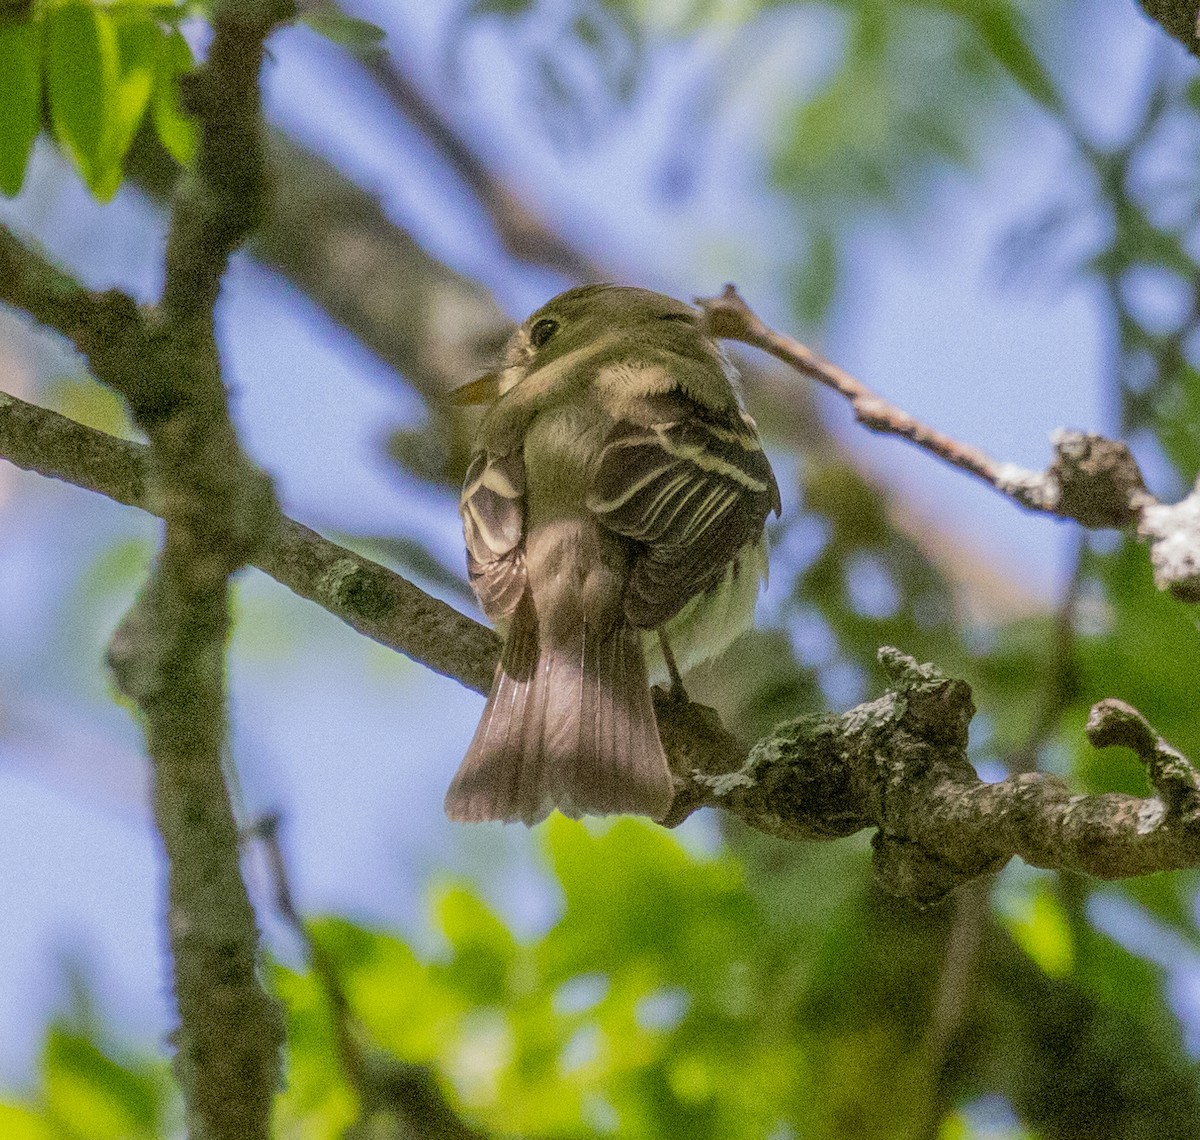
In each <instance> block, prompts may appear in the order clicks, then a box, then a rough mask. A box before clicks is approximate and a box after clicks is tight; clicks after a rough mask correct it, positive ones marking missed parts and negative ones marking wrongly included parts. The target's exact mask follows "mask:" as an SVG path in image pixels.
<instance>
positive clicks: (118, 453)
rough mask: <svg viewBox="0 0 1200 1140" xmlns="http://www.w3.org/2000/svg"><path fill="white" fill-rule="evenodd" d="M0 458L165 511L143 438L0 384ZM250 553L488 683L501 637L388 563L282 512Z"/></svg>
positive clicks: (465, 677)
mask: <svg viewBox="0 0 1200 1140" xmlns="http://www.w3.org/2000/svg"><path fill="white" fill-rule="evenodd" d="M0 237H2V235H0ZM85 296H87V295H86V294H85ZM0 458H4V459H7V460H9V462H11V463H14V464H16V465H17V466H18V467H23V468H25V469H26V470H29V471H37V472H39V473H40V474H42V475H47V476H50V477H51V478H54V479H62V480H64V481H65V482H67V483H72V484H74V485H75V486H77V487H83V488H85V489H87V490H91V491H97V492H99V493H100V494H101V495H105V496H107V497H108V498H110V499H115V500H116V501H117V502H119V503H125V504H126V505H128V506H132V507H140V508H141V509H142V510H145V511H150V512H152V513H154V514H158V515H160V516H161V514H162V509H161V505H160V504H159V503H157V502H156V501H155V500H154V499H153V498H152V497H151V495H150V494H149V492H148V490H147V474H146V465H147V448H146V446H145V445H144V444H140V443H131V442H130V441H129V440H124V439H117V438H116V437H115V436H111V435H108V434H107V433H105V432H102V431H96V430H95V429H94V428H89V427H85V426H84V425H83V424H79V423H76V422H75V421H74V420H71V419H67V418H66V417H65V416H60V415H59V414H58V413H57V412H52V411H49V410H47V409H46V408H39V407H37V406H36V405H35V404H29V403H26V402H25V401H24V400H21V399H18V398H17V397H16V396H9V395H6V394H5V393H3V392H0ZM249 561H250V564H251V565H253V566H257V567H258V568H259V569H260V570H262V571H264V572H265V573H267V574H269V575H270V576H271V577H272V578H274V579H275V580H276V581H277V582H280V583H282V584H283V585H284V586H287V588H288V589H289V590H291V591H293V592H294V593H296V594H299V595H300V597H302V598H308V599H309V600H310V601H313V602H316V603H317V605H319V606H321V607H322V608H323V609H325V610H328V611H329V612H330V613H331V614H333V615H334V616H335V617H337V618H340V619H341V620H342V621H344V622H345V623H346V624H347V625H349V626H352V627H353V628H354V629H356V630H358V632H359V633H361V634H364V635H365V636H367V637H369V638H371V639H372V640H373V641H377V642H379V644H381V645H386V646H387V647H388V648H389V649H394V650H396V651H397V652H398V653H403V654H404V655H405V656H406V657H410V658H412V660H414V661H416V662H418V663H419V664H421V665H424V666H426V667H427V668H429V669H432V670H434V671H435V672H437V673H441V674H442V675H443V676H446V677H452V678H453V679H455V680H457V681H459V682H461V683H462V684H464V685H466V686H467V687H468V688H470V689H474V690H475V691H476V692H479V693H486V692H487V691H488V689H489V688H490V687H491V684H492V674H493V673H494V672H495V668H496V661H497V660H498V659H499V656H500V639H499V638H498V637H497V636H496V635H495V634H494V633H493V632H492V631H491V630H490V629H488V628H487V627H486V626H483V625H480V624H479V623H478V622H476V621H472V620H471V619H470V618H469V617H467V616H466V615H465V614H461V613H459V612H458V611H457V610H455V609H453V608H452V607H451V606H448V605H446V603H445V602H442V601H440V600H438V599H437V598H434V597H431V596H430V595H429V594H426V593H425V592H424V591H423V590H421V589H419V588H418V587H417V586H414V585H413V584H412V583H411V582H409V581H407V580H406V579H405V578H402V577H401V576H400V575H399V574H396V573H394V572H393V571H391V570H389V569H388V568H387V567H386V566H381V565H379V563H377V562H372V561H371V559H369V558H364V557H363V556H362V555H360V554H356V553H355V552H354V551H352V550H348V549H347V548H346V547H344V546H339V545H338V544H337V543H336V542H331V541H329V539H327V538H323V537H322V536H321V535H319V534H317V533H316V532H315V531H313V530H310V529H309V528H308V527H306V526H304V525H302V524H301V523H298V522H295V521H294V520H292V519H290V518H287V517H286V516H282V517H280V518H279V520H278V522H277V523H276V524H275V525H274V526H273V527H271V528H270V529H269V531H268V533H267V534H266V535H265V536H264V540H263V542H262V543H261V544H260V545H259V546H258V547H257V549H256V550H254V551H253V552H252V554H251V556H250V560H249Z"/></svg>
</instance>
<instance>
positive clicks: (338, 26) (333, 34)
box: [300, 8, 387, 52]
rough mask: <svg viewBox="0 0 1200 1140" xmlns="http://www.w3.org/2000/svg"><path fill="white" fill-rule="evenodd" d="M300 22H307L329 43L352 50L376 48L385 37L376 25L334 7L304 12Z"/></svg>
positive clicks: (359, 50)
mask: <svg viewBox="0 0 1200 1140" xmlns="http://www.w3.org/2000/svg"><path fill="white" fill-rule="evenodd" d="M300 23H302V24H307V25H308V26H309V27H310V28H312V30H313V31H314V32H316V33H317V35H319V36H324V37H325V39H327V40H329V42H330V43H335V44H338V45H339V46H340V47H344V48H349V50H350V51H353V52H368V51H375V50H378V48H379V47H380V45H381V44H382V43H383V41H384V40H385V39H386V38H387V32H385V31H384V30H383V29H382V28H380V27H378V26H377V25H375V24H372V23H369V22H368V21H366V20H357V19H355V18H354V17H353V16H347V15H346V14H345V13H344V12H339V11H338V10H337V9H336V8H320V9H318V10H317V11H315V12H305V13H304V15H303V16H301V17H300Z"/></svg>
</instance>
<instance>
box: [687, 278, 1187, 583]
mask: <svg viewBox="0 0 1200 1140" xmlns="http://www.w3.org/2000/svg"><path fill="white" fill-rule="evenodd" d="M696 303H697V304H698V305H699V306H700V307H701V308H702V309H703V310H704V312H705V316H706V319H707V322H708V327H709V330H710V332H711V333H712V334H713V335H714V336H718V337H723V338H727V339H729V340H738V341H742V342H743V343H745V344H749V345H753V346H754V347H756V348H761V349H762V350H763V351H765V352H769V353H770V354H771V355H772V356H774V357H775V358H776V359H778V360H781V361H783V362H784V363H785V364H788V365H791V367H793V368H795V369H796V370H797V371H798V372H802V373H803V374H804V375H805V376H809V377H811V378H812V379H814V380H817V381H819V382H820V383H822V384H825V385H827V386H828V387H830V388H832V389H833V390H834V391H835V392H837V393H839V394H840V395H842V396H844V397H845V398H846V399H847V400H848V401H849V402H850V406H851V407H852V408H853V409H854V415H855V418H856V419H857V420H858V421H859V422H860V423H861V424H863V426H864V427H867V428H870V429H871V430H872V431H877V432H881V433H884V434H888V435H898V436H901V437H902V438H904V439H907V440H910V441H911V442H913V443H915V444H917V446H918V447H923V448H924V449H925V450H926V451H929V452H932V453H933V454H934V455H936V456H938V458H940V459H943V460H945V461H946V462H947V463H951V464H953V465H954V466H955V467H958V468H959V469H960V470H963V471H966V472H968V473H969V474H971V475H974V476H976V477H977V478H979V479H982V480H983V481H984V482H985V483H987V484H988V485H989V486H990V487H993V488H995V489H996V490H997V491H999V492H1000V493H1001V494H1003V495H1007V496H1008V497H1009V498H1010V499H1012V500H1013V501H1014V502H1016V503H1018V504H1019V505H1020V506H1022V507H1025V508H1026V509H1027V510H1031V511H1040V512H1042V513H1045V514H1051V515H1056V516H1058V517H1059V518H1066V519H1073V520H1074V521H1076V522H1078V523H1079V524H1080V525H1082V526H1085V527H1088V528H1089V529H1096V530H1098V529H1104V528H1114V529H1129V530H1133V531H1134V532H1135V533H1136V535H1137V537H1138V538H1139V539H1141V540H1142V541H1143V542H1145V543H1146V544H1147V545H1148V546H1149V548H1150V562H1151V565H1152V566H1153V568H1154V583H1155V585H1156V586H1157V587H1158V588H1159V589H1160V590H1168V591H1169V592H1170V593H1171V594H1172V595H1174V596H1175V597H1176V598H1178V599H1179V600H1180V601H1184V602H1200V484H1198V485H1197V488H1196V489H1195V490H1193V492H1192V493H1191V494H1190V495H1188V497H1187V498H1185V499H1182V500H1181V501H1180V502H1178V503H1174V504H1164V503H1160V502H1159V501H1158V500H1157V499H1155V498H1154V496H1153V495H1151V494H1150V492H1149V491H1147V490H1146V485H1145V482H1144V481H1143V479H1142V473H1141V471H1140V470H1139V469H1138V466H1137V462H1136V460H1135V459H1134V458H1133V455H1132V454H1131V453H1130V451H1129V448H1128V447H1127V446H1126V445H1125V444H1124V443H1121V442H1120V441H1118V440H1110V439H1105V438H1104V437H1103V436H1099V435H1094V434H1092V433H1089V432H1080V431H1068V430H1066V429H1059V430H1058V431H1056V432H1054V433H1053V435H1052V436H1051V439H1050V442H1051V444H1052V446H1053V447H1054V453H1055V454H1054V461H1053V462H1052V463H1051V464H1050V466H1049V467H1048V468H1047V469H1046V470H1045V471H1030V470H1028V469H1026V468H1023V467H1018V466H1017V465H1016V464H1013V463H999V462H997V461H996V460H994V459H992V458H991V457H990V456H988V455H986V454H985V453H984V452H983V451H981V450H979V449H978V448H976V447H972V446H970V445H969V444H965V443H960V442H959V441H958V440H955V439H952V438H951V437H950V436H948V435H945V434H943V433H942V432H940V431H937V430H936V429H934V428H931V427H929V426H927V425H926V424H923V423H921V422H920V421H919V420H917V419H916V418H915V417H913V416H911V415H909V413H908V412H906V411H904V410H902V409H901V408H897V407H895V406H894V405H893V404H890V403H888V401H886V400H884V399H883V398H882V397H881V396H878V395H877V394H876V393H874V392H873V391H871V389H870V388H868V387H866V385H864V384H862V383H860V382H859V381H858V380H856V379H855V378H854V377H853V376H851V375H850V374H849V373H848V372H846V371H844V370H843V369H841V368H839V367H837V365H835V364H831V363H829V361H827V360H824V359H822V358H821V357H820V356H818V355H817V354H816V353H815V352H813V351H812V350H811V349H809V348H807V347H806V346H805V345H803V344H801V343H800V342H799V341H797V340H794V339H793V338H792V337H789V336H786V335H785V334H783V333H778V332H776V331H775V330H774V329H771V328H769V327H768V326H767V325H766V324H765V323H764V322H763V321H762V320H761V319H760V318H759V317H758V316H757V315H756V314H755V313H754V312H753V311H752V310H751V309H750V307H749V306H748V305H747V304H746V302H745V301H743V300H742V298H741V297H740V296H739V295H738V292H737V289H736V288H734V286H732V285H727V286H726V287H725V291H724V292H723V293H722V294H721V295H720V296H719V297H708V298H698V299H697V302H696Z"/></svg>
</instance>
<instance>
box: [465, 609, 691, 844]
mask: <svg viewBox="0 0 1200 1140" xmlns="http://www.w3.org/2000/svg"><path fill="white" fill-rule="evenodd" d="M672 796H673V787H672V782H671V774H670V771H669V770H668V768H667V761H666V757H665V756H664V755H663V750H662V744H661V743H660V741H659V738H658V726H657V723H656V722H655V719H654V707H653V704H652V702H651V698H650V687H649V684H648V683H647V680H646V663H645V659H644V656H643V651H642V638H641V634H640V633H639V632H638V631H636V630H634V629H632V628H630V627H629V626H627V625H623V624H622V625H618V626H617V627H616V628H613V629H610V630H608V631H607V632H605V633H604V634H598V633H596V632H594V631H592V630H590V629H588V628H587V627H585V628H584V629H583V631H582V634H581V636H580V638H579V639H578V640H576V641H574V642H573V643H572V644H570V645H566V646H544V645H540V644H539V639H538V622H537V614H536V612H535V611H534V607H533V601H532V598H531V597H530V595H529V594H528V593H526V594H525V596H524V597H522V599H521V601H520V602H519V603H518V605H517V608H516V610H515V611H514V613H513V618H512V624H511V626H510V627H509V633H508V638H507V640H506V641H505V643H504V652H503V655H502V656H501V659H500V664H499V666H498V667H497V669H496V679H495V681H494V682H493V683H492V691H491V694H490V695H489V697H488V702H487V707H486V708H485V709H484V711H483V717H482V718H481V720H480V722H479V727H478V728H477V729H476V730H475V737H474V739H473V740H472V741H471V746H470V748H468V749H467V755H466V757H465V758H464V759H463V762H462V764H461V765H460V766H459V769H458V773H457V774H456V775H455V777H454V780H453V782H452V783H451V785H450V790H449V791H448V792H447V793H446V814H447V815H448V816H449V817H450V818H451V819H454V820H461V821H464V822H476V821H482V820H490V819H501V820H522V821H523V822H525V823H527V824H533V823H536V822H537V821H538V820H540V819H543V818H545V816H546V815H548V814H549V812H550V811H551V810H552V809H553V808H558V809H559V811H561V812H563V814H564V815H570V816H575V817H578V816H582V815H608V814H612V813H616V812H629V813H633V814H639V815H648V816H650V817H651V818H653V819H661V818H662V817H663V816H664V815H665V814H666V811H667V808H668V807H670V804H671V799H672Z"/></svg>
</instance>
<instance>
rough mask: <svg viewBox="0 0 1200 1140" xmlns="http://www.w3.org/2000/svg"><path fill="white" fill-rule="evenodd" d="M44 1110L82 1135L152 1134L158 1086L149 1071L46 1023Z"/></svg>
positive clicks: (114, 1138)
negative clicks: (48, 1031)
mask: <svg viewBox="0 0 1200 1140" xmlns="http://www.w3.org/2000/svg"><path fill="white" fill-rule="evenodd" d="M42 1064H43V1067H44V1070H45V1081H46V1101H47V1107H48V1110H49V1113H50V1115H51V1116H52V1117H53V1118H54V1119H55V1120H57V1121H58V1122H59V1123H60V1124H61V1125H63V1126H66V1127H69V1128H70V1129H71V1132H70V1135H73V1136H81V1137H82V1136H86V1137H87V1138H88V1140H110V1138H111V1140H132V1138H134V1137H147V1138H149V1137H151V1136H154V1135H156V1134H157V1133H158V1125H159V1118H160V1116H161V1111H160V1110H161V1106H162V1099H163V1088H162V1085H161V1083H160V1082H159V1081H158V1079H157V1076H156V1074H155V1073H154V1072H153V1071H152V1070H134V1069H132V1068H127V1067H126V1066H124V1065H122V1064H120V1063H119V1062H117V1061H115V1060H113V1059H112V1058H111V1057H109V1056H107V1055H106V1054H105V1053H103V1052H102V1051H101V1050H100V1049H99V1048H98V1047H97V1046H96V1044H95V1043H94V1042H92V1041H90V1040H88V1039H87V1038H86V1037H83V1036H81V1035H80V1034H78V1033H76V1032H73V1031H71V1030H69V1029H66V1028H64V1027H62V1026H58V1025H55V1026H51V1029H50V1033H49V1036H48V1038H47V1041H46V1048H45V1052H44V1053H43V1056H42Z"/></svg>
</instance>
